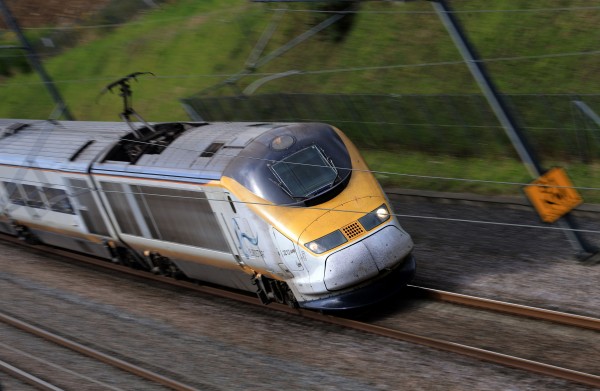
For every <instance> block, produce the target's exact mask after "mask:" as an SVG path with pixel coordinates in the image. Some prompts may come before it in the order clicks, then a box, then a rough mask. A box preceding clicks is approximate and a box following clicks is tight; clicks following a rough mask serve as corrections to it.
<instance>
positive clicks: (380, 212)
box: [358, 204, 390, 231]
mask: <svg viewBox="0 0 600 391" xmlns="http://www.w3.org/2000/svg"><path fill="white" fill-rule="evenodd" d="M389 218H390V211H389V210H388V208H387V206H385V204H383V205H381V206H380V207H379V208H377V209H375V210H374V211H372V212H370V213H367V214H366V215H364V216H363V217H361V218H360V219H358V221H359V222H360V224H361V225H362V226H363V227H364V229H366V230H367V231H370V230H372V229H373V228H375V227H377V226H378V225H379V224H381V223H383V222H384V221H387V220H388V219H389Z"/></svg>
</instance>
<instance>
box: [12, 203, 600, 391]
mask: <svg viewBox="0 0 600 391" xmlns="http://www.w3.org/2000/svg"><path fill="white" fill-rule="evenodd" d="M400 201H401V202H400ZM395 203H396V204H397V205H396V211H397V212H398V213H401V214H411V215H419V216H445V217H457V216H458V217H460V218H463V219H477V220H489V221H512V222H515V221H519V222H525V221H530V220H532V219H533V220H534V219H535V217H533V218H532V217H531V216H530V215H531V212H527V211H525V210H520V209H514V208H503V207H498V206H495V207H492V206H488V207H486V208H480V207H475V206H473V205H463V204H443V203H438V202H429V201H424V200H423V199H417V198H410V199H401V200H398V199H396V200H395ZM527 216H529V217H528V218H529V220H526V218H527ZM402 220H403V224H404V226H405V228H406V229H407V230H408V231H409V232H410V233H411V234H412V235H413V236H414V238H415V241H416V244H417V249H416V256H417V258H418V262H419V269H418V275H417V279H416V281H415V283H417V284H419V285H425V286H430V287H438V288H442V289H446V290H452V291H459V292H464V293H469V294H476V295H482V296H487V297H493V298H497V299H509V300H512V301H515V302H523V303H526V304H532V305H543V306H545V307H547V308H559V309H561V310H569V311H570V312H578V313H586V314H591V315H594V314H596V315H597V314H598V311H597V310H598V303H597V299H595V298H594V294H595V295H596V297H597V291H596V290H595V289H597V286H596V285H597V284H596V282H597V281H599V280H598V273H599V272H598V268H599V267H598V266H582V265H581V264H579V263H578V262H577V261H575V260H574V258H573V252H572V250H571V248H570V247H569V245H568V243H567V242H566V240H565V239H564V237H563V236H562V234H561V233H560V232H559V233H556V232H553V231H545V230H544V231H538V230H531V229H519V228H507V227H502V226H481V225H475V224H466V223H460V224H459V223H449V222H439V221H437V222H432V221H430V220H424V219H421V218H410V219H409V218H403V219H402ZM533 222H535V221H533ZM586 223H588V222H586ZM589 224H591V225H593V224H596V222H589ZM0 252H1V253H2V254H3V256H2V258H1V259H0V270H2V271H1V272H0V303H1V304H0V306H1V308H0V309H1V310H2V311H5V312H8V313H10V314H13V315H15V316H17V317H20V318H23V319H26V320H29V321H34V322H37V323H39V324H41V325H44V327H47V328H50V329H52V330H54V331H60V332H61V333H63V334H65V335H69V336H72V337H75V338H77V339H78V340H80V342H84V343H86V344H91V345H92V346H95V347H102V348H103V349H109V350H111V351H113V352H116V353H118V354H120V355H121V356H122V357H123V358H124V359H127V360H132V361H134V362H138V363H145V364H144V365H148V367H149V368H150V369H158V368H162V371H163V373H164V374H165V375H167V376H170V377H176V378H178V379H179V380H180V381H182V382H184V383H188V384H192V385H194V386H196V387H198V388H200V389H206V390H279V389H287V390H307V389H315V390H398V389H414V390H419V389H427V390H464V389H474V390H475V389H476V390H565V389H569V390H588V389H590V388H589V387H585V386H580V385H576V384H573V383H570V382H566V381H562V380H559V379H554V378H551V377H544V376H538V375H535V374H531V373H526V372H523V371H519V370H514V369H511V368H507V367H502V366H498V365H493V364H489V363H485V362H481V361H478V360H474V359H469V358H466V357H462V356H458V355H455V354H451V353H446V352H441V351H437V350H435V349H429V348H425V347H420V346H416V345H412V344H409V343H404V342H399V341H392V340H389V339H386V338H381V337H375V336H367V337H366V338H365V335H364V334H362V333H358V332H355V331H352V330H345V329H341V328H339V327H334V326H330V325H323V324H321V323H319V322H315V321H309V320H305V319H300V318H297V317H294V316H291V315H286V314H279V313H273V312H272V311H270V310H269V309H268V308H261V307H254V306H249V305H244V304H240V303H233V302H231V301H228V300H225V299H218V298H212V297H207V296H204V295H201V294H197V293H190V292H188V291H185V290H182V289H176V288H167V287H162V286H152V285H150V284H149V283H147V282H139V281H136V280H133V281H132V280H131V279H129V278H125V277H123V276H120V275H115V274H114V273H112V274H111V273H109V272H99V271H97V270H93V269H90V268H85V267H80V266H74V265H70V264H65V263H62V262H56V261H53V260H48V259H46V257H45V256H43V255H40V254H36V253H24V252H23V251H22V250H18V249H14V248H12V247H8V246H5V245H0ZM574 287H577V289H574ZM403 311H408V312H409V311H410V308H405V309H403ZM408 315H409V313H407V317H406V319H410V317H409V316H408ZM412 326H413V327H415V328H416V329H417V330H418V325H416V324H413V325H412ZM533 348H536V347H532V349H533ZM572 353H573V354H577V352H572ZM0 376H3V375H1V374H0ZM3 383H5V385H7V386H8V385H9V384H11V383H9V382H4V381H3ZM7 389H10V388H7ZM16 389H18V388H16Z"/></svg>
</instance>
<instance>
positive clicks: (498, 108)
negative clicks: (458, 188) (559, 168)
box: [431, 0, 599, 260]
mask: <svg viewBox="0 0 600 391" xmlns="http://www.w3.org/2000/svg"><path fill="white" fill-rule="evenodd" d="M431 4H432V6H433V9H434V10H435V12H436V13H437V14H438V17H439V18H440V20H441V21H442V23H443V24H444V26H445V27H446V30H447V31H448V34H449V35H450V37H451V38H452V41H453V42H454V45H456V48H457V49H458V51H459V52H460V54H461V55H462V57H463V59H464V61H465V64H466V65H467V67H468V68H469V71H470V72H471V75H473V78H474V79H475V81H476V82H477V84H478V85H479V88H480V89H481V91H482V93H483V95H484V96H485V98H486V99H487V101H488V103H489V105H490V107H491V108H492V110H493V111H494V114H495V115H496V118H498V121H499V122H500V123H501V124H502V127H503V128H504V131H505V132H506V135H507V136H508V138H509V139H510V141H511V143H512V145H513V147H514V148H515V150H516V151H517V153H518V154H519V157H520V158H521V161H522V162H523V164H525V167H526V168H527V170H528V171H529V173H530V175H531V176H532V177H533V178H538V177H541V176H542V174H544V173H545V170H544V169H543V168H542V166H541V164H540V162H539V160H538V158H537V157H536V155H535V153H534V151H533V148H531V146H530V145H529V143H528V142H527V138H526V137H525V135H524V134H523V132H522V131H521V129H520V128H519V126H518V124H517V121H516V120H515V119H514V118H513V116H512V115H511V112H510V110H509V108H508V105H507V104H506V102H504V98H503V97H502V95H500V94H499V93H498V90H497V88H496V86H495V85H494V83H493V82H492V78H491V77H490V76H489V75H488V72H487V70H486V68H485V66H484V63H483V61H481V59H480V58H479V56H478V55H477V52H476V50H475V48H474V47H473V45H471V43H470V42H469V40H468V39H467V36H466V34H465V32H464V31H463V29H462V27H461V25H460V22H459V21H458V19H457V17H456V14H455V13H454V12H453V11H452V9H451V8H450V6H449V5H448V2H447V1H446V0H434V1H432V3H431ZM554 175H555V174H554ZM551 178H553V177H552V176H551ZM569 182H570V181H569ZM545 187H546V188H548V186H547V185H546V186H545ZM571 187H572V186H571ZM555 189H556V188H555ZM534 191H535V190H534ZM547 192H548V191H547ZM549 193H552V194H560V195H561V196H562V193H563V192H562V191H561V192H559V193H556V192H554V193H553V192H552V191H550V192H549ZM542 199H543V200H546V201H542V202H541V204H544V205H545V206H548V205H551V202H555V199H554V198H551V197H550V196H547V197H546V196H544V197H543V198H542ZM547 209H549V208H547ZM544 210H546V209H544ZM550 215H551V216H554V215H555V214H553V213H548V216H550ZM553 221H556V220H553ZM557 223H558V225H559V226H560V227H561V228H564V232H565V235H566V236H567V238H568V239H569V242H570V243H571V245H572V246H573V248H574V249H575V250H576V251H577V252H578V255H579V257H580V258H581V259H583V260H587V259H590V258H592V257H594V256H596V255H597V254H599V251H598V248H596V247H595V246H593V245H591V244H590V243H588V242H587V241H586V240H585V238H584V237H583V235H581V233H580V232H579V231H578V230H577V229H576V226H575V223H574V222H573V220H572V219H571V217H570V216H569V215H568V214H565V215H564V218H563V219H559V220H558V221H557Z"/></svg>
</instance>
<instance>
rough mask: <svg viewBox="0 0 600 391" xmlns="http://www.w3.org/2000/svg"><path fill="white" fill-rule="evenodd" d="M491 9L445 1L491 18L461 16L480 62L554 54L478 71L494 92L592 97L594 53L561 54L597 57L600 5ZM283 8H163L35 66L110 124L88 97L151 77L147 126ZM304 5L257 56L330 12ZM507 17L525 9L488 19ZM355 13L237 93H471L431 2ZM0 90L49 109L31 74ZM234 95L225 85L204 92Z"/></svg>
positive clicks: (146, 91) (139, 88)
mask: <svg viewBox="0 0 600 391" xmlns="http://www.w3.org/2000/svg"><path fill="white" fill-rule="evenodd" d="M489 3H490V2H488V1H484V0H470V1H454V2H453V4H454V7H455V9H456V10H458V11H468V10H488V11H489V10H496V12H468V13H460V14H459V17H460V19H461V20H462V21H463V23H464V24H465V27H466V28H467V30H468V32H469V34H470V36H471V37H472V39H473V41H474V43H475V45H476V47H477V48H478V50H479V51H480V52H481V55H482V57H484V58H490V59H498V58H507V57H524V56H525V57H528V56H544V55H554V54H563V55H561V56H558V57H548V58H533V59H520V60H512V61H494V62H490V63H488V67H489V69H490V71H491V72H492V74H493V75H494V77H495V78H496V81H497V83H498V85H499V87H500V88H501V90H502V91H503V92H506V93H559V92H577V93H598V92H600V78H598V77H597V74H598V70H599V64H600V55H599V54H598V53H595V54H587V55H584V54H580V55H564V54H565V53H575V52H589V51H595V50H598V49H599V48H598V42H600V29H598V28H597V26H599V25H600V9H598V8H593V7H594V6H600V1H590V0H585V1H583V0H563V1H556V0H536V1H516V0H502V1H500V0H499V1H495V2H493V5H491V4H489ZM285 6H286V4H283V3H278V4H277V3H267V4H265V3H262V4H261V3H252V2H249V1H247V0H203V1H201V2H198V1H192V0H178V1H171V2H168V3H167V4H165V5H163V6H162V7H161V8H160V9H157V10H153V11H151V12H146V13H144V14H142V15H139V16H138V17H136V18H135V19H134V20H131V21H130V22H129V23H127V24H125V25H123V26H121V27H118V28H113V29H97V30H95V31H93V33H92V34H90V33H89V31H90V30H89V29H88V30H82V37H81V42H80V44H79V45H78V46H76V47H74V48H72V49H68V50H65V51H64V52H63V53H62V54H61V55H59V56H56V57H52V58H48V59H46V61H45V65H46V67H47V69H48V71H49V73H50V74H51V75H52V77H53V78H54V79H55V80H56V82H57V84H58V86H59V88H60V90H61V92H62V93H63V95H64V97H65V100H66V101H67V103H68V104H69V105H70V106H71V109H72V111H73V113H74V114H75V115H76V117H77V118H79V119H90V120H91V119H103V120H107V119H114V118H116V114H117V113H118V111H119V102H118V99H116V98H115V97H109V96H107V97H103V98H102V99H101V100H100V101H99V102H97V101H96V98H97V95H98V93H99V91H100V90H101V89H102V88H103V87H104V85H105V84H107V83H108V82H110V81H112V80H113V79H115V78H117V77H120V76H122V75H125V74H128V73H130V72H133V71H152V72H154V73H155V74H156V75H157V77H156V78H146V79H145V80H144V81H143V82H141V83H139V85H136V86H135V88H136V89H135V100H136V107H138V108H139V109H140V111H143V112H144V113H147V114H146V115H147V116H148V117H149V118H150V119H152V120H172V119H181V118H182V117H184V116H185V114H184V112H183V111H182V110H181V108H180V105H179V103H178V99H179V98H182V97H186V96H189V95H192V94H194V93H197V92H198V91H202V90H204V89H205V88H207V87H210V86H213V85H215V84H216V83H218V82H220V81H223V80H225V79H226V78H227V76H228V75H231V74H233V73H235V72H238V71H240V70H242V69H243V68H244V63H245V61H246V59H247V58H248V56H249V55H250V53H251V52H252V49H253V48H254V47H255V45H256V43H257V42H258V41H259V38H260V36H261V34H262V33H263V31H264V30H265V29H266V27H267V26H268V25H269V23H270V21H271V19H272V18H273V15H274V14H275V11H274V9H277V8H282V7H285ZM309 7H313V9H318V7H317V5H315V4H310V3H295V4H292V5H289V11H288V12H286V13H285V14H284V15H283V16H282V17H281V21H280V23H279V25H278V26H277V29H276V30H275V33H274V35H273V37H272V39H271V40H270V41H269V44H268V45H267V47H266V48H265V51H264V54H266V53H269V52H270V51H272V50H275V49H277V48H278V47H280V46H281V45H283V44H285V43H286V42H288V41H289V40H291V39H292V38H294V37H295V36H297V35H298V34H300V33H302V32H304V31H305V30H306V29H308V28H310V27H311V26H314V25H316V24H318V23H319V22H321V21H323V20H325V19H326V18H327V17H329V16H330V15H331V14H327V13H315V12H304V10H306V9H308V8H309ZM321 7H323V6H321ZM568 8H571V9H570V10H567V9H568ZM321 9H322V8H321ZM517 9H521V10H522V9H529V10H531V11H529V12H498V10H517ZM548 9H552V10H548ZM556 9H559V10H556ZM356 11H358V12H357V13H355V14H351V15H349V16H346V17H345V19H344V24H341V26H342V27H336V26H333V27H330V28H329V29H327V30H325V31H323V32H321V33H319V34H317V35H316V36H314V37H312V38H310V39H308V40H306V41H305V42H303V43H301V44H299V45H298V46H296V47H294V48H293V49H291V50H290V51H288V52H286V53H285V54H284V55H283V56H280V57H278V58H276V59H274V60H273V61H271V62H269V63H267V64H266V65H265V66H263V67H260V68H258V69H256V73H257V74H259V75H260V76H248V77H245V78H243V79H241V80H240V81H239V82H238V83H237V87H239V88H240V89H243V88H245V87H246V86H247V85H249V84H250V83H251V82H252V81H254V80H256V79H258V78H261V77H264V76H265V75H268V74H272V73H278V72H285V71H290V70H298V71H306V73H305V74H300V75H294V76H288V77H286V78H281V79H277V80H273V81H271V82H269V83H266V84H264V85H263V86H262V87H261V88H260V89H259V90H258V91H257V93H266V92H281V91H285V92H325V93H337V92H341V93H389V94H411V93H469V92H476V91H477V87H476V85H475V84H474V83H473V81H472V78H471V76H470V75H469V73H468V72H467V70H466V67H465V66H464V65H463V64H461V63H460V57H459V55H458V53H457V52H456V49H455V47H454V45H453V44H452V43H451V41H450V39H449V37H448V35H447V33H446V32H445V30H444V29H443V26H442V25H441V23H440V22H439V20H438V18H437V16H436V15H435V14H434V13H432V7H431V4H430V3H429V2H427V1H422V2H421V1H419V2H408V3H404V2H367V3H361V4H360V5H359V6H357V7H356ZM340 23H341V22H340ZM338 24H339V23H338ZM28 34H30V35H32V36H33V37H34V38H39V37H40V36H42V35H43V31H42V32H40V31H39V30H33V31H32V30H28ZM6 39H7V37H6V35H4V36H3V40H4V41H6ZM457 62H458V63H457ZM415 64H416V65H415ZM425 64H436V65H428V66H427V65H425ZM365 68H366V69H365ZM349 69H350V70H349ZM336 70H338V71H336ZM1 91H2V92H1V94H2V105H1V107H0V116H2V117H27V118H40V117H41V118H43V117H46V116H48V115H49V113H50V111H51V109H52V103H51V101H50V99H49V98H48V97H47V93H46V92H45V90H44V87H43V85H42V84H41V83H40V82H39V79H38V77H37V75H35V74H27V75H18V76H15V77H12V78H10V79H6V80H3V83H2V84H1ZM237 91H238V89H237V88H235V89H233V88H223V89H216V90H213V91H212V92H211V93H212V94H225V95H230V94H234V93H237Z"/></svg>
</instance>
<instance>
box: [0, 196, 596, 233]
mask: <svg viewBox="0 0 600 391" xmlns="http://www.w3.org/2000/svg"><path fill="white" fill-rule="evenodd" d="M71 188H72V189H80V190H82V191H83V192H86V193H87V192H94V191H96V190H94V189H90V188H79V187H71ZM98 191H99V192H101V193H105V194H110V193H114V194H133V195H148V196H155V197H164V198H175V199H195V200H199V201H211V202H227V203H229V202H233V203H235V204H243V205H253V206H260V207H277V208H281V207H284V208H295V209H302V210H318V211H323V212H335V213H353V214H357V213H365V211H361V210H354V209H334V208H323V207H318V206H303V205H302V206H301V205H291V204H290V205H276V204H272V203H266V202H249V201H229V200H222V199H214V198H208V197H206V198H199V197H190V196H181V195H166V194H155V193H147V192H130V193H126V192H122V191H107V190H104V189H100V190H98ZM217 192H218V191H214V193H217ZM202 193H203V194H210V192H205V191H203V192H202ZM218 193H220V192H218ZM79 194H81V193H78V194H77V195H79ZM11 205H12V206H13V207H14V208H20V207H24V206H23V205H14V204H11ZM7 206H8V205H7ZM12 210H14V209H12ZM390 215H392V216H395V217H396V218H411V219H424V220H437V221H448V222H456V223H469V224H483V225H498V226H506V227H514V228H531V229H545V230H554V231H572V232H580V233H591V234H600V230H593V229H583V228H566V227H555V226H550V225H534V224H520V223H507V222H501V221H487V220H474V219H459V218H452V217H441V216H423V215H414V214H404V213H390Z"/></svg>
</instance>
